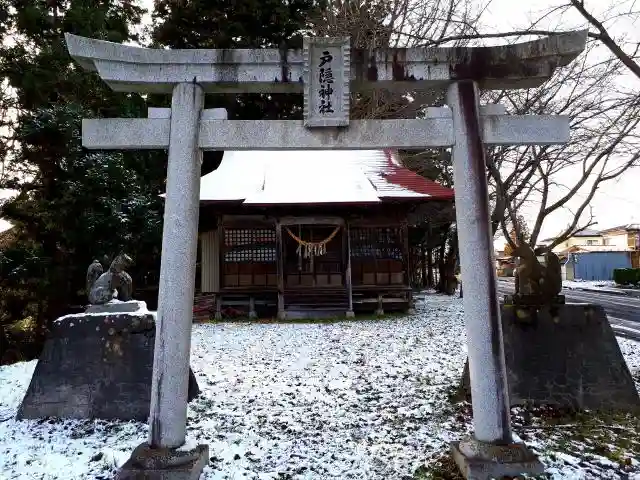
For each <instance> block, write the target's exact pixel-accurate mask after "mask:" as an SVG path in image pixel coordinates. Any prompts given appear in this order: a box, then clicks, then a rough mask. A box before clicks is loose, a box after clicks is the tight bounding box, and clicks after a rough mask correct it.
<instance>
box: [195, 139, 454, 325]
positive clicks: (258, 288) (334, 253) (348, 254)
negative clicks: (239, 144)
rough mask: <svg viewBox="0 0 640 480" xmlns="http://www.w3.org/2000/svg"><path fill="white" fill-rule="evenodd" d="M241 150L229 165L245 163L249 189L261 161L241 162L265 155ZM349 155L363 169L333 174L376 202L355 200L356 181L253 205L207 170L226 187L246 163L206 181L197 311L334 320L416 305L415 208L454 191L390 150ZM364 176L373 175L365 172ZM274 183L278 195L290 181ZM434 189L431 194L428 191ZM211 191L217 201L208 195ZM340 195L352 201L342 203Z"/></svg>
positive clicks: (441, 199) (363, 198)
mask: <svg viewBox="0 0 640 480" xmlns="http://www.w3.org/2000/svg"><path fill="white" fill-rule="evenodd" d="M234 153H236V155H235V157H233V158H229V159H228V165H229V164H231V162H234V163H235V162H237V163H236V165H233V164H231V165H232V166H235V167H238V168H239V169H240V171H242V172H244V175H245V176H243V179H244V181H245V186H246V182H247V178H246V175H250V174H248V173H247V172H250V171H255V169H256V168H257V166H256V165H252V167H253V168H251V167H250V166H249V165H244V167H246V168H242V166H243V165H242V164H243V163H245V162H246V161H247V159H248V158H250V157H249V155H260V154H259V153H257V152H234ZM343 153H345V154H347V153H346V152H343ZM309 154H310V152H305V157H307V158H305V157H300V158H299V159H298V160H297V161H298V162H299V163H300V165H302V166H304V164H305V163H308V162H310V161H312V160H313V159H309V158H308V157H309ZM318 154H319V155H322V152H317V153H316V155H318ZM238 155H240V156H238ZM324 155H325V156H326V154H324ZM347 155H348V158H346V159H343V160H342V161H343V162H345V165H347V166H348V165H349V164H350V163H351V164H352V166H354V165H353V163H354V161H355V162H356V163H355V166H356V167H357V168H355V169H351V171H350V172H347V173H345V174H344V175H341V174H340V172H334V174H335V175H339V176H340V177H341V178H344V177H345V176H347V177H349V176H351V178H350V179H349V180H350V181H353V182H354V183H355V184H358V183H359V182H360V183H362V185H361V186H365V187H366V188H371V189H372V190H373V191H375V192H377V195H378V196H376V197H375V199H374V198H372V197H371V196H369V197H367V193H366V192H365V193H364V194H363V192H360V193H358V194H357V195H361V198H353V197H354V195H355V194H354V192H353V191H345V190H347V189H348V188H349V185H343V186H342V192H343V193H344V194H343V195H341V192H340V191H337V192H335V193H334V194H333V198H327V199H326V200H330V201H324V202H322V201H320V202H313V201H303V200H305V199H309V195H311V196H313V192H310V191H309V190H310V189H312V188H313V187H311V186H310V185H309V189H307V188H306V187H305V188H301V189H299V190H298V192H294V193H293V195H295V198H293V199H291V198H287V199H281V198H277V199H274V198H264V197H263V198H258V199H257V200H256V202H255V203H249V204H248V203H247V202H246V198H245V199H244V200H238V199H235V200H232V199H229V198H227V197H225V195H228V194H225V193H224V192H221V189H220V188H212V187H213V186H212V185H208V182H209V180H210V179H209V178H207V177H209V176H213V177H216V176H217V177H218V178H219V179H222V178H226V179H227V180H226V181H225V184H228V183H227V182H229V181H230V177H233V176H234V173H233V172H236V171H238V168H232V170H231V171H229V170H227V169H225V168H224V167H225V166H224V165H221V168H220V169H219V171H218V170H217V171H214V172H212V173H211V174H209V175H207V176H205V177H203V179H202V181H203V183H202V192H201V198H202V200H201V206H200V228H199V230H200V242H199V244H200V245H199V257H198V258H199V261H198V276H199V281H198V282H197V284H198V286H199V292H198V294H197V296H196V304H195V307H194V311H195V314H196V317H200V318H207V317H211V316H215V317H217V318H223V317H225V316H234V315H238V316H245V315H246V316H257V315H260V316H263V315H264V316H273V315H278V316H279V317H281V318H283V317H289V318H296V317H304V316H315V317H328V316H337V315H340V316H342V315H344V314H345V313H346V314H351V313H353V312H359V311H362V312H366V311H370V312H373V311H377V312H378V313H382V312H384V311H392V310H400V309H409V308H410V307H411V303H412V300H411V281H410V279H411V268H412V261H411V258H410V248H409V230H410V229H411V228H414V227H415V226H417V225H415V220H413V219H414V218H418V217H419V216H416V215H415V212H417V211H419V210H420V208H421V206H422V205H424V204H425V203H430V204H433V202H451V200H452V198H453V191H452V190H450V189H447V188H443V187H441V186H439V185H437V184H436V183H434V182H431V181H430V180H427V179H424V178H422V177H419V176H418V175H416V174H414V173H413V172H410V171H408V170H406V169H404V168H403V167H401V166H400V165H399V164H398V162H397V159H396V158H395V157H392V156H391V155H392V153H389V152H382V155H378V154H376V153H372V152H368V154H367V152H365V153H364V154H360V153H359V152H357V151H350V152H348V154H347ZM313 156H314V155H313V154H312V155H311V157H313ZM243 160H244V161H243ZM274 161H278V162H281V161H283V160H282V159H279V160H275V159H274ZM223 163H224V161H223ZM251 163H255V162H251ZM273 165H274V164H273V163H271V162H267V163H266V165H263V167H264V171H271V170H272V167H273ZM334 168H335V169H340V168H343V167H342V166H337V167H336V166H335V165H334ZM258 170H260V169H259V168H258ZM312 170H313V169H312ZM380 170H382V171H383V173H384V175H382V174H381V172H380ZM400 170H402V172H401V173H402V174H400ZM391 171H392V172H391ZM390 172H391V173H392V174H391V175H390ZM272 173H273V172H272ZM359 173H362V174H363V176H364V177H365V178H366V181H361V180H362V179H359V178H358V176H359ZM289 174H290V175H291V176H290V177H289V182H296V181H297V182H299V183H305V180H301V179H300V176H299V175H298V174H297V173H296V172H295V171H289ZM394 175H395V176H394ZM259 176H260V175H259V174H258V177H259ZM370 178H372V179H373V181H370ZM390 180H395V181H397V182H398V183H399V184H404V186H403V187H402V186H401V185H396V188H395V189H393V188H389V185H394V184H390V183H389V181H390ZM306 181H307V182H309V180H306ZM311 181H313V183H314V184H315V186H316V187H317V186H322V184H323V183H325V182H323V179H321V178H314V177H311ZM249 183H251V182H249ZM265 183H266V181H265V179H264V174H263V177H262V183H261V182H260V181H258V182H256V183H255V184H257V185H258V186H259V188H260V189H262V190H261V191H262V192H263V193H264V192H265V190H268V188H269V187H267V186H266V185H265ZM332 183H337V182H332ZM255 184H252V185H251V186H250V187H249V189H250V190H252V189H253V188H254V187H255ZM285 185H286V183H285ZM217 187H221V185H220V184H218V185H217ZM336 187H337V188H338V189H340V188H341V186H340V185H339V184H337V185H336ZM239 188H242V187H239ZM272 188H274V189H276V190H278V191H279V190H281V189H282V188H283V185H282V184H277V185H273V186H272ZM327 188H330V186H327ZM426 189H428V190H429V191H431V192H432V194H431V195H429V194H427V193H424V192H425V191H426ZM356 190H358V189H357V188H356ZM416 190H417V191H416ZM211 192H212V193H213V195H215V196H216V199H214V200H210V199H208V198H209V196H210V193H211ZM420 192H422V193H420ZM267 193H268V192H267ZM269 195H270V196H271V194H269ZM382 195H388V196H386V197H385V196H382ZM241 196H243V197H245V196H246V197H249V194H246V195H245V194H242V195H241ZM381 196H382V198H380V197H381ZM220 197H222V200H219V199H218V198H220ZM350 197H351V198H350ZM340 198H344V199H346V200H348V201H346V202H341V201H338V200H340ZM267 200H283V201H284V203H283V202H281V201H277V202H276V201H273V202H271V203H270V202H267ZM292 200H298V202H297V203H295V202H292ZM354 200H355V201H354Z"/></svg>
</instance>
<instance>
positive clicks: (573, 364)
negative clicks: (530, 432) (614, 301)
mask: <svg viewBox="0 0 640 480" xmlns="http://www.w3.org/2000/svg"><path fill="white" fill-rule="evenodd" d="M502 332H503V335H504V350H505V360H506V366H507V378H508V386H509V400H510V403H511V406H516V405H523V404H538V405H543V404H551V405H557V406H559V407H570V408H578V409H592V410H601V409H604V410H608V409H618V410H634V411H635V410H636V409H638V408H640V398H639V397H638V392H637V391H636V388H635V385H634V382H633V377H632V376H631V373H630V372H629V368H628V367H627V364H626V362H625V360H624V357H623V356H622V352H621V351H620V347H619V346H618V342H617V341H616V337H615V334H614V332H613V330H612V329H611V326H610V325H609V321H608V320H607V316H606V313H605V311H604V309H603V308H602V307H601V306H599V305H588V304H565V305H557V306H556V307H554V308H551V309H549V308H544V309H541V310H536V309H534V308H530V307H516V306H509V305H507V306H504V305H503V306H502ZM462 387H463V391H464V393H465V394H466V395H467V396H470V394H471V393H470V388H469V369H468V362H467V365H466V366H465V370H464V374H463V380H462Z"/></svg>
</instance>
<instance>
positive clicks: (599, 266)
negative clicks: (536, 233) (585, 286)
mask: <svg viewBox="0 0 640 480" xmlns="http://www.w3.org/2000/svg"><path fill="white" fill-rule="evenodd" d="M553 241H554V239H553V238H549V239H546V240H544V241H543V242H541V243H542V244H544V245H549V244H551V243H552V242H553ZM553 251H554V252H555V253H556V254H558V256H559V257H560V259H561V261H562V263H563V269H562V272H563V278H564V279H565V280H578V279H579V280H612V279H613V270H615V269H616V268H632V267H633V268H639V267H640V224H628V225H621V226H618V227H613V228H608V229H605V230H597V231H596V230H591V229H587V230H583V231H582V232H579V233H576V234H575V235H574V236H572V237H570V238H568V239H567V240H565V241H564V242H562V243H560V244H559V245H557V246H556V247H554V248H553Z"/></svg>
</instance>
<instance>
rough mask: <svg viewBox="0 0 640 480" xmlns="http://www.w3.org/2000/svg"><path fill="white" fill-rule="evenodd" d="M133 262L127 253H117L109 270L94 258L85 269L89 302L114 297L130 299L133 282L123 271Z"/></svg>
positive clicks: (104, 301) (93, 302) (103, 300)
mask: <svg viewBox="0 0 640 480" xmlns="http://www.w3.org/2000/svg"><path fill="white" fill-rule="evenodd" d="M132 263H133V260H132V259H131V257H130V256H129V255H125V254H122V255H118V256H117V257H116V258H115V260H114V261H113V262H111V266H110V267H109V270H107V271H106V272H104V273H103V271H104V269H103V268H102V264H101V263H100V261H99V260H94V261H93V263H92V264H91V265H89V268H88V269H87V295H88V297H89V303H91V304H92V305H99V304H104V303H107V302H110V301H111V300H113V299H114V298H117V299H118V300H122V301H123V302H127V301H129V300H131V294H132V291H133V288H132V286H133V282H132V280H131V276H130V275H129V274H128V273H127V272H125V268H128V267H129V266H130V265H131V264H132Z"/></svg>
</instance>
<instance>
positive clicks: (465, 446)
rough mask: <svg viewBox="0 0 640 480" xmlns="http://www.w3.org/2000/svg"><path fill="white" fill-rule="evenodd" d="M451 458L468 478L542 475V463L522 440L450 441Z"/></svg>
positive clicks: (481, 478) (482, 479)
mask: <svg viewBox="0 0 640 480" xmlns="http://www.w3.org/2000/svg"><path fill="white" fill-rule="evenodd" d="M451 454H452V456H453V460H454V461H455V462H456V465H458V468H459V469H460V472H461V473H462V475H463V476H464V478H466V479H467V480H490V479H493V478H503V477H518V476H520V475H523V474H526V475H541V474H543V473H544V466H543V465H542V463H541V462H540V460H538V457H536V455H534V454H533V453H532V452H531V451H530V450H528V449H527V447H525V446H524V444H522V443H511V444H508V445H494V444H490V443H484V442H479V441H477V440H475V439H467V440H463V441H461V442H455V443H453V444H452V445H451Z"/></svg>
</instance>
